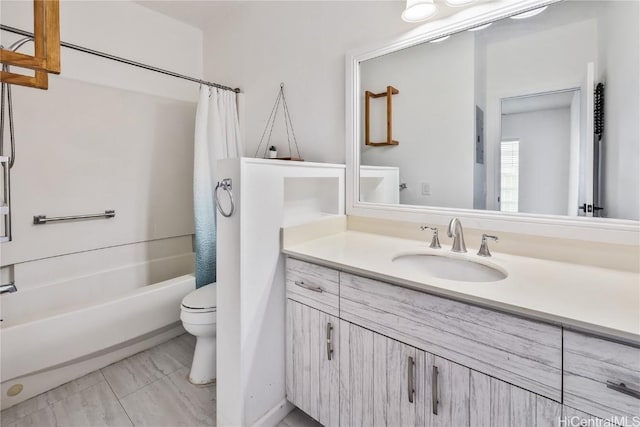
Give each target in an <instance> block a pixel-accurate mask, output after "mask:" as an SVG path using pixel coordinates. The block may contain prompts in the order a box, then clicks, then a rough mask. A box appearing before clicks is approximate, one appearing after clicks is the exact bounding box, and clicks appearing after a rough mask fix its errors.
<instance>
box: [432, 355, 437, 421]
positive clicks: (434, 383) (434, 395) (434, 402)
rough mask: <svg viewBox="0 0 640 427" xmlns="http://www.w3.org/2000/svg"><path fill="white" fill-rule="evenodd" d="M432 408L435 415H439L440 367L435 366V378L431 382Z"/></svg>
mask: <svg viewBox="0 0 640 427" xmlns="http://www.w3.org/2000/svg"><path fill="white" fill-rule="evenodd" d="M431 407H432V408H433V415H438V367H437V366H435V365H434V366H433V378H432V380H431Z"/></svg>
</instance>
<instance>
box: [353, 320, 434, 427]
mask: <svg viewBox="0 0 640 427" xmlns="http://www.w3.org/2000/svg"><path fill="white" fill-rule="evenodd" d="M340 347H341V349H342V352H341V353H340V354H341V360H340V387H341V393H340V399H341V400H340V425H341V426H354V427H355V426H394V427H404V426H415V425H418V424H420V420H423V419H424V403H423V398H422V396H424V393H423V390H422V386H423V384H424V383H423V382H421V381H419V379H420V378H423V375H422V373H421V371H420V369H421V366H423V365H422V364H421V363H420V361H424V353H423V352H421V351H419V350H416V349H415V348H413V347H411V346H408V345H405V344H402V343H400V342H398V341H395V340H392V339H389V338H387V337H384V336H382V335H379V334H375V333H373V332H371V331H369V330H367V329H364V328H361V327H359V326H356V325H353V324H351V323H348V322H345V321H340ZM420 410H422V411H423V412H422V414H420V413H419V411H420Z"/></svg>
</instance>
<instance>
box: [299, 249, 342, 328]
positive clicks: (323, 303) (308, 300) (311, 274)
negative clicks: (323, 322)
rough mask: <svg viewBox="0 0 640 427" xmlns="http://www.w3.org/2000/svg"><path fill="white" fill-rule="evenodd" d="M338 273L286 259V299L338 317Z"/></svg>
mask: <svg viewBox="0 0 640 427" xmlns="http://www.w3.org/2000/svg"><path fill="white" fill-rule="evenodd" d="M339 278H340V277H339V273H338V272H337V271H336V270H332V269H330V268H326V267H321V266H319V265H315V264H309V263H308V262H304V261H299V260H297V259H293V258H287V298H289V299H292V300H294V301H298V302H301V303H303V304H306V305H308V306H310V307H313V308H317V309H318V310H321V311H324V312H325V313H328V314H331V315H332V316H338V302H339V298H338V294H339V292H338V289H339Z"/></svg>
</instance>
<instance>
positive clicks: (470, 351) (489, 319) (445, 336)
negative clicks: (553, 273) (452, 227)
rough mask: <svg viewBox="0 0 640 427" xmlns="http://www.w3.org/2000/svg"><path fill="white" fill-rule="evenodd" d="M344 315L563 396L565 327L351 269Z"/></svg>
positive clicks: (343, 289) (343, 281)
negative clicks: (357, 274)
mask: <svg viewBox="0 0 640 427" xmlns="http://www.w3.org/2000/svg"><path fill="white" fill-rule="evenodd" d="M340 317H341V318H342V319H345V320H347V321H349V322H353V323H356V324H358V325H362V326H364V327H365V328H369V329H371V330H373V331H376V332H379V333H381V334H383V335H386V336H389V337H391V338H394V339H397V340H398V341H401V342H405V343H407V344H409V345H412V346H414V347H417V348H419V349H422V350H424V351H427V352H429V353H433V354H437V355H438V356H441V357H443V358H446V359H449V360H451V361H453V362H456V363H459V364H461V365H464V366H467V367H469V368H471V369H474V370H477V371H480V372H484V373H486V374H487V375H490V376H492V377H495V378H498V379H501V380H503V381H506V382H508V383H510V384H514V385H516V386H519V387H522V388H524V389H526V390H530V391H532V392H534V393H537V394H540V395H542V396H545V397H548V398H550V399H553V400H555V401H557V402H560V400H561V391H562V330H561V328H559V327H556V326H552V325H547V324H543V323H538V322H533V321H530V320H526V319H522V318H520V317H516V316H511V315H508V314H504V313H499V312H496V311H493V310H488V309H484V308H481V307H476V306H473V305H469V304H465V303H460V302H457V301H452V300H449V299H446V298H441V297H437V296H434V295H430V294H426V293H423V292H418V291H414V290H411V289H406V288H403V287H400V286H394V285H390V284H387V283H383V282H379V281H376V280H371V279H365V278H362V277H358V276H353V275H351V274H347V273H340Z"/></svg>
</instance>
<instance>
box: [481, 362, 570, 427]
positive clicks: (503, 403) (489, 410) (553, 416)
mask: <svg viewBox="0 0 640 427" xmlns="http://www.w3.org/2000/svg"><path fill="white" fill-rule="evenodd" d="M470 395H471V396H470V410H469V413H470V425H471V426H483V427H502V426H537V427H557V426H558V420H560V417H561V416H562V405H561V404H560V403H558V402H555V401H553V400H551V399H547V398H545V397H543V396H540V395H536V394H535V393H532V392H530V391H527V390H524V389H522V388H519V387H515V386H513V385H511V384H508V383H506V382H504V381H500V380H498V379H496V378H492V377H490V376H488V375H485V374H482V373H480V372H476V371H471V374H470Z"/></svg>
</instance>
